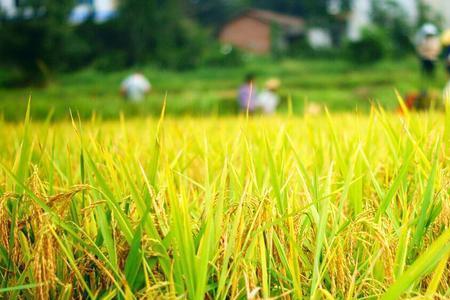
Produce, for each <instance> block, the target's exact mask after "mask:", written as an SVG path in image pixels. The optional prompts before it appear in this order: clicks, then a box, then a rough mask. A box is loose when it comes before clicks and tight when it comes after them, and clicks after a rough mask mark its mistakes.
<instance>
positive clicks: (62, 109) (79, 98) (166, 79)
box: [0, 58, 445, 121]
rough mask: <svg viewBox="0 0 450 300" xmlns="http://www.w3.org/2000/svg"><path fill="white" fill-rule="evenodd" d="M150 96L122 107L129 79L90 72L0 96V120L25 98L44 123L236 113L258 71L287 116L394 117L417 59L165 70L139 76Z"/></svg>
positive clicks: (16, 112) (410, 86)
mask: <svg viewBox="0 0 450 300" xmlns="http://www.w3.org/2000/svg"><path fill="white" fill-rule="evenodd" d="M142 71H143V72H144V73H145V74H146V75H147V76H148V78H149V79H150V81H151V82H152V84H153V86H154V89H153V92H152V94H151V95H150V97H149V99H148V101H147V102H146V103H143V104H139V105H132V104H127V103H124V102H123V101H122V99H121V98H120V96H119V93H118V87H119V85H120V82H121V80H122V79H123V78H124V77H125V76H126V75H127V74H129V72H126V71H124V72H113V73H101V72H98V71H95V70H93V69H88V70H85V71H81V72H78V73H75V74H70V75H63V76H61V77H59V78H58V79H55V80H54V81H53V83H52V84H50V85H49V86H48V87H46V88H32V87H30V88H18V89H5V88H2V89H0V115H3V117H4V118H5V119H6V120H11V121H19V120H22V118H23V115H24V113H25V110H26V105H27V102H28V99H29V97H30V96H31V97H32V99H33V107H32V116H33V118H34V119H45V118H46V117H47V115H48V114H49V110H50V109H53V113H54V118H55V119H64V118H67V116H68V115H69V114H68V112H69V109H71V110H72V111H73V112H79V113H80V116H81V117H83V118H85V119H86V118H90V117H91V115H92V113H93V112H96V114H97V115H101V116H102V117H103V118H104V119H111V118H118V116H119V114H120V112H121V111H122V112H124V114H125V115H126V116H148V115H158V114H159V112H160V111H161V106H162V102H163V99H164V97H165V95H166V93H167V99H168V100H167V101H168V102H167V103H168V105H167V114H169V115H209V114H214V115H230V114H235V113H236V111H237V108H236V100H235V98H236V89H237V87H238V86H239V85H240V84H241V81H242V79H243V78H244V75H245V73H247V72H248V71H252V72H255V73H256V74H257V76H258V78H257V83H258V86H259V87H262V86H263V84H264V81H265V80H266V79H268V78H269V77H272V76H276V77H279V78H280V79H281V80H282V82H283V86H282V89H281V91H280V93H281V96H282V100H283V102H282V105H281V108H280V110H281V111H286V110H287V102H288V101H287V99H288V98H289V97H291V99H292V103H293V110H294V112H295V113H297V114H301V113H302V111H303V108H304V106H305V101H307V102H317V103H323V104H326V105H327V106H328V107H329V109H330V110H332V111H349V110H351V111H354V110H356V109H357V110H359V111H365V112H367V111H368V110H369V108H370V103H371V101H373V102H378V103H381V104H382V105H383V106H384V107H386V109H388V110H392V109H393V108H394V107H395V106H396V105H397V101H396V98H395V94H394V89H398V90H399V91H400V93H401V94H406V93H409V92H414V91H417V90H419V88H420V80H419V72H418V63H417V62H416V59H414V58H408V59H405V60H401V61H383V62H380V63H378V64H375V65H372V66H357V65H353V64H350V63H349V62H347V61H343V60H320V59H317V60H311V59H298V60H293V59H291V60H282V61H279V62H274V61H272V60H262V59H253V60H250V61H248V62H247V63H246V65H245V66H240V67H232V68H231V67H228V68H223V67H221V68H219V67H218V68H202V69H198V70H194V71H188V72H174V71H163V70H158V69H154V68H151V67H147V68H144V69H143V70H142ZM444 77H445V76H444V72H443V70H441V69H439V78H438V79H437V81H436V88H437V89H439V90H440V89H441V88H442V87H443V86H444Z"/></svg>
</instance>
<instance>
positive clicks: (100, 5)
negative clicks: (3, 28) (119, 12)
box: [0, 0, 117, 22]
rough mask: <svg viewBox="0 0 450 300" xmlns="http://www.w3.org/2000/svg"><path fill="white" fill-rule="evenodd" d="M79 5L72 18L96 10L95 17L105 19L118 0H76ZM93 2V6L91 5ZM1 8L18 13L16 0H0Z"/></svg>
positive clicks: (76, 18)
mask: <svg viewBox="0 0 450 300" xmlns="http://www.w3.org/2000/svg"><path fill="white" fill-rule="evenodd" d="M55 1H57V0H55ZM75 2H76V3H78V5H75V7H74V10H73V12H72V15H71V17H70V19H71V20H72V21H75V22H77V21H78V20H81V19H83V17H85V16H86V15H89V13H90V11H91V10H93V11H94V12H95V17H96V19H97V20H99V21H103V20H105V19H107V18H109V17H111V16H112V15H114V13H115V12H116V8H117V0H91V1H86V0H75ZM90 3H92V6H91V5H90ZM0 8H1V9H2V10H4V11H5V12H6V13H7V14H8V15H10V16H13V15H14V14H15V13H16V4H15V0H0Z"/></svg>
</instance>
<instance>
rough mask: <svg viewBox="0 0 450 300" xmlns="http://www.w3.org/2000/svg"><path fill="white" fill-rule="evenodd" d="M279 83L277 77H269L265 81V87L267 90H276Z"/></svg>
mask: <svg viewBox="0 0 450 300" xmlns="http://www.w3.org/2000/svg"><path fill="white" fill-rule="evenodd" d="M280 85H281V81H280V80H279V79H277V78H271V79H269V80H267V82H266V88H267V89H269V90H277V89H278V88H279V87H280Z"/></svg>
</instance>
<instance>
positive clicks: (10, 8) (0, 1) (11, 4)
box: [0, 0, 16, 15]
mask: <svg viewBox="0 0 450 300" xmlns="http://www.w3.org/2000/svg"><path fill="white" fill-rule="evenodd" d="M0 8H1V9H2V10H3V11H4V12H6V14H8V15H14V13H15V12H16V4H15V1H14V0H0Z"/></svg>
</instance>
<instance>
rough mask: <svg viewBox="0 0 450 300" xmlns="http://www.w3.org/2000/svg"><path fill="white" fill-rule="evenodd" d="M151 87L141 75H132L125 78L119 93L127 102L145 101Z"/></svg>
mask: <svg viewBox="0 0 450 300" xmlns="http://www.w3.org/2000/svg"><path fill="white" fill-rule="evenodd" d="M151 88H152V86H151V84H150V82H149V81H148V80H147V78H145V76H144V75H143V74H141V73H134V74H131V75H130V76H128V77H127V78H125V79H124V80H123V81H122V84H121V85H120V92H121V94H122V95H123V96H125V98H126V99H127V100H130V101H132V102H141V101H142V100H144V99H145V95H147V94H148V93H149V92H150V90H151Z"/></svg>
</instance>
